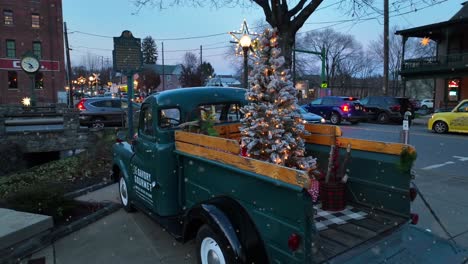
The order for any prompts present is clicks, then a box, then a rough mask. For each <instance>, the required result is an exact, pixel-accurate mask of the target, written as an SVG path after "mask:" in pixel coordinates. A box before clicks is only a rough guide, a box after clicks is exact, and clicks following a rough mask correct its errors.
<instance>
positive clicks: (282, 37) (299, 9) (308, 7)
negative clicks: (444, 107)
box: [132, 0, 434, 66]
mask: <svg viewBox="0 0 468 264" xmlns="http://www.w3.org/2000/svg"><path fill="white" fill-rule="evenodd" d="M323 1H324V0H294V1H293V0H291V1H288V0H281V1H280V0H209V1H207V0H185V1H181V0H132V2H133V3H134V4H135V5H136V7H137V10H140V9H141V8H143V7H144V6H148V5H150V6H154V7H157V8H159V9H164V8H167V7H171V6H175V5H189V6H194V7H203V6H207V5H211V6H212V7H215V8H220V7H223V6H224V7H233V6H242V7H250V6H251V5H256V6H257V7H260V8H261V9H262V11H263V13H264V15H265V20H266V22H268V24H269V25H270V26H271V27H272V28H277V29H278V34H279V40H278V43H279V47H280V48H281V50H282V51H283V56H284V57H285V60H286V66H291V62H292V48H293V46H294V43H295V39H296V38H295V37H296V33H297V31H299V29H300V28H301V27H302V26H303V25H304V23H305V22H306V21H307V19H308V18H309V17H310V16H311V15H312V14H313V13H314V12H315V11H316V10H317V8H318V7H319V6H320V4H321V3H322V2H323ZM409 1H410V2H412V1H413V0H409ZM429 1H434V0H429ZM373 2H374V0H339V3H340V5H341V6H342V9H343V10H345V11H346V12H348V13H350V14H352V15H353V16H356V15H359V14H360V13H362V10H364V9H365V7H368V6H371V4H372V3H373Z"/></svg>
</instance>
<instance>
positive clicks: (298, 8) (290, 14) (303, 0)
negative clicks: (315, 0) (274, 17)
mask: <svg viewBox="0 0 468 264" xmlns="http://www.w3.org/2000/svg"><path fill="white" fill-rule="evenodd" d="M306 2H307V0H300V1H299V3H297V5H296V6H295V7H293V8H292V9H291V10H289V11H288V17H293V16H294V15H296V13H297V12H299V11H301V9H302V8H304V4H305V3H306Z"/></svg>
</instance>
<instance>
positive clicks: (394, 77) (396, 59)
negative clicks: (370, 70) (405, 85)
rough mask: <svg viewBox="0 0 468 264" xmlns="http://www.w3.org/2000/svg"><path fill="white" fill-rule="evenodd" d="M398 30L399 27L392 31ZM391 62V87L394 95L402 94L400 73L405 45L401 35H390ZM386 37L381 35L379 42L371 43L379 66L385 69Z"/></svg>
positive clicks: (389, 63)
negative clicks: (384, 49) (384, 47)
mask: <svg viewBox="0 0 468 264" xmlns="http://www.w3.org/2000/svg"><path fill="white" fill-rule="evenodd" d="M397 30H398V28H397V27H393V28H392V29H391V30H390V31H391V32H396V31H397ZM388 41H389V60H388V69H389V76H390V79H391V81H392V84H390V87H392V89H393V94H394V95H396V94H398V93H399V92H400V89H401V85H400V82H399V80H400V77H399V72H400V69H401V63H402V59H403V45H402V39H401V36H400V35H395V34H390V35H389V40H388ZM383 46H384V37H383V35H380V37H379V39H378V40H374V41H372V42H371V43H370V46H369V47H370V51H371V52H372V53H373V54H374V55H375V56H376V58H377V59H378V62H379V64H380V65H381V67H382V68H383V63H384V51H383Z"/></svg>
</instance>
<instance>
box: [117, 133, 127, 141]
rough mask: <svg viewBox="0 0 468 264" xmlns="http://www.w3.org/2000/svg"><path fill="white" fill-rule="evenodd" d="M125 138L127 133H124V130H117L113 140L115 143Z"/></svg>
mask: <svg viewBox="0 0 468 264" xmlns="http://www.w3.org/2000/svg"><path fill="white" fill-rule="evenodd" d="M125 140H127V133H125V131H119V132H117V137H116V139H115V141H116V142H117V143H122V142H124V141H125Z"/></svg>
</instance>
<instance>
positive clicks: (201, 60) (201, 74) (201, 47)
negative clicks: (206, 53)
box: [199, 45, 205, 85]
mask: <svg viewBox="0 0 468 264" xmlns="http://www.w3.org/2000/svg"><path fill="white" fill-rule="evenodd" d="M202 65H203V46H202V45H200V71H199V72H200V81H201V83H200V85H203V84H204V83H205V80H202V78H203V73H202Z"/></svg>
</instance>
